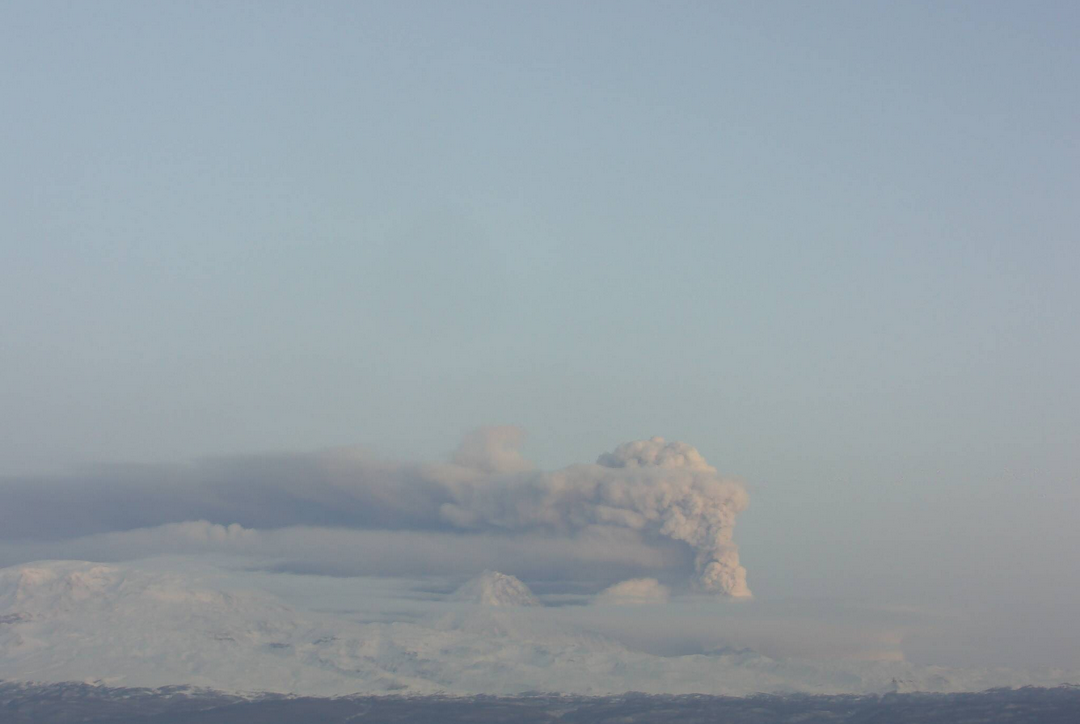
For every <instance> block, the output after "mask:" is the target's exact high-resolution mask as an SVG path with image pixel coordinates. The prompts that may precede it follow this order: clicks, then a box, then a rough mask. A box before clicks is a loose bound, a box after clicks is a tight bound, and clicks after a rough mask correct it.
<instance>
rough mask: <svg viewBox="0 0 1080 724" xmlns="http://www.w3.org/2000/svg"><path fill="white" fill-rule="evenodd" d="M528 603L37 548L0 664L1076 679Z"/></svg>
mask: <svg viewBox="0 0 1080 724" xmlns="http://www.w3.org/2000/svg"><path fill="white" fill-rule="evenodd" d="M311 585H312V586H315V585H318V579H317V578H313V579H312V582H311ZM326 585H330V584H329V583H328V584H326ZM462 598H465V599H467V600H466V601H465V602H463V601H462V600H461V599H462ZM537 603H538V602H537V600H536V597H535V596H533V595H532V594H531V592H529V590H528V588H527V587H526V586H525V585H524V584H523V583H521V582H520V581H518V580H517V579H514V578H512V577H510V576H503V575H501V574H495V573H487V574H484V575H483V576H481V577H480V578H478V579H475V580H474V581H471V582H470V583H469V584H466V586H463V587H462V589H460V590H459V592H458V593H457V594H456V595H453V596H451V597H450V600H447V601H444V602H442V603H438V602H435V603H433V604H431V606H432V610H431V611H430V612H428V613H426V614H423V615H417V616H413V617H412V620H408V621H405V620H400V621H396V622H392V623H385V622H371V621H370V619H368V620H364V619H362V617H360V616H359V615H357V614H356V613H355V612H353V613H327V612H322V611H317V610H314V609H312V608H303V609H301V608H296V607H293V606H290V605H288V604H287V603H285V601H284V600H283V599H281V598H279V597H277V596H275V595H272V594H271V593H269V592H267V591H264V590H258V589H256V588H253V587H252V586H250V585H249V584H248V583H245V579H244V577H243V575H238V574H236V573H233V572H229V571H223V570H221V569H215V568H212V567H208V566H199V565H194V564H185V565H180V564H176V565H171V566H170V565H165V564H163V563H162V562H160V561H157V562H154V563H153V564H152V565H151V564H126V565H101V564H96V563H88V562H76V561H61V562H56V561H53V562H42V563H34V564H27V565H21V566H17V567H12V568H7V569H2V570H0V679H6V680H13V681H41V682H50V681H100V682H103V683H108V684H111V685H123V686H165V685H173V684H189V685H195V686H206V687H212V688H215V689H219V690H225V691H234V692H243V691H274V692H289V693H299V694H312V695H336V694H345V693H352V692H370V693H386V692H398V693H406V692H407V693H436V692H449V693H461V694H466V693H489V694H513V693H519V692H523V691H557V692H564V693H582V694H602V693H617V692H624V691H631V690H634V691H643V692H655V693H694V692H701V693H722V694H750V693H755V692H791V691H802V692H815V693H840V692H853V693H863V692H880V691H891V690H895V689H896V688H897V683H896V682H903V686H904V687H905V688H914V689H920V690H930V691H962V690H978V689H985V688H988V687H991V686H1001V685H1016V684H1028V683H1041V684H1047V685H1053V684H1057V683H1061V682H1068V681H1076V680H1078V677H1077V675H1076V673H1075V672H1073V673H1072V674H1069V673H1067V672H1049V673H1046V674H1043V675H1041V677H1033V676H1032V675H1028V674H1023V675H1021V674H1016V673H1013V672H1008V671H986V670H980V671H971V670H956V669H944V668H935V667H919V666H914V665H912V664H908V663H904V662H860V663H850V662H841V661H834V662H815V663H807V662H795V661H779V660H774V659H770V658H768V657H765V656H760V655H757V654H754V653H752V652H746V651H739V652H721V653H717V654H715V655H693V656H657V655H651V654H647V653H643V652H640V651H634V650H630V649H628V648H626V647H625V646H623V645H621V644H619V643H617V642H615V641H612V640H610V639H607V638H604V637H602V636H599V635H596V634H593V633H590V632H589V631H588V630H585V629H583V628H581V627H573V626H567V625H566V624H565V619H561V618H559V617H558V616H556V615H555V613H556V610H555V609H548V608H546V607H542V606H537V605H536V604H537ZM508 604H510V605H508ZM442 607H444V608H442Z"/></svg>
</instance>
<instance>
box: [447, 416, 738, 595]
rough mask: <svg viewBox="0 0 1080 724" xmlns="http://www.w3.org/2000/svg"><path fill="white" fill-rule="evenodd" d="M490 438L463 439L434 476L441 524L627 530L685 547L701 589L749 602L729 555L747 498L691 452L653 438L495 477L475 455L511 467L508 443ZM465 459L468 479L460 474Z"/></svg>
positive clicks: (734, 553)
mask: <svg viewBox="0 0 1080 724" xmlns="http://www.w3.org/2000/svg"><path fill="white" fill-rule="evenodd" d="M496 433H498V441H499V443H500V444H499V445H497V446H485V445H482V444H478V443H477V441H476V440H475V439H474V440H472V441H471V442H470V447H469V451H470V455H468V456H459V458H458V459H457V464H456V465H455V466H450V467H451V468H453V469H450V470H446V469H444V470H443V473H442V475H440V476H439V477H441V478H442V481H443V483H444V484H445V485H446V487H447V490H448V491H449V492H450V495H451V497H452V502H448V503H445V504H443V505H442V506H441V509H440V516H441V517H442V519H443V520H444V521H445V522H447V523H450V524H451V525H453V526H455V527H458V528H472V529H477V528H488V529H492V528H493V529H498V530H504V531H511V530H522V529H536V528H539V529H549V530H556V531H563V532H572V531H575V530H583V529H585V528H588V527H593V526H609V527H616V528H620V527H621V528H630V529H633V530H636V531H639V532H640V533H642V534H643V535H645V536H650V535H651V536H661V537H665V538H669V539H672V540H676V541H681V542H683V543H686V544H687V545H689V546H690V548H691V549H692V550H693V552H694V566H695V569H696V571H697V579H696V585H697V586H698V587H700V588H701V589H703V590H706V591H711V592H716V593H720V594H725V595H728V596H732V597H739V598H745V597H749V596H750V589H749V588H748V587H747V585H746V569H744V568H743V567H742V566H741V565H739V554H738V548H737V547H736V546H735V544H734V543H733V542H732V531H733V529H734V525H735V517H736V515H738V514H739V513H740V512H741V511H743V510H745V509H746V505H747V496H746V491H745V490H744V489H743V488H742V486H741V485H739V484H738V483H736V482H733V481H731V480H725V479H724V478H722V477H720V476H719V475H718V474H717V472H716V469H715V468H713V467H712V466H710V465H709V464H708V463H706V462H705V459H704V458H703V457H702V456H701V454H700V453H699V452H698V451H697V450H695V449H694V448H693V447H691V446H690V445H687V444H685V443H680V442H665V441H664V439H663V438H659V437H654V438H652V439H651V440H639V441H636V442H630V443H626V444H624V445H620V446H619V447H617V448H616V449H615V450H614V451H612V452H610V453H605V454H603V455H601V456H600V458H599V459H598V460H597V462H596V464H593V465H573V466H571V467H568V468H564V469H562V470H559V471H556V472H553V473H542V472H515V473H500V472H491V471H496V470H498V468H499V466H498V465H494V464H489V463H488V462H485V461H483V460H479V459H477V458H478V456H477V455H476V451H482V450H484V449H487V448H488V447H493V449H495V450H497V451H498V454H499V457H500V459H512V460H514V461H515V462H516V461H517V459H516V458H514V457H513V456H512V455H510V454H509V452H508V451H507V449H506V443H507V441H508V440H513V441H514V442H516V438H512V437H511V436H508V435H506V434H505V432H504V431H499V430H492V431H491V434H496ZM482 434H483V432H481V435H482ZM466 459H467V460H468V466H469V467H470V468H471V469H472V471H474V472H473V474H468V473H465V471H463V470H462V467H463V461H464V460H466ZM514 467H518V466H516V465H515V466H514ZM518 469H519V470H520V468H518ZM476 472H485V473H487V474H486V475H476V474H475V473H476Z"/></svg>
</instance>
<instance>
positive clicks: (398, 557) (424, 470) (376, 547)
mask: <svg viewBox="0 0 1080 724" xmlns="http://www.w3.org/2000/svg"><path fill="white" fill-rule="evenodd" d="M521 440H522V433H521V431H520V430H519V429H517V428H513V427H495V428H484V429H481V430H479V431H477V432H475V433H473V434H471V435H469V436H468V437H467V438H466V439H465V440H464V441H463V443H462V444H461V446H460V448H459V449H458V451H457V452H456V453H455V455H454V456H453V457H452V459H451V460H450V461H449V462H445V463H437V464H426V465H425V464H409V463H392V462H385V461H379V460H373V459H371V458H370V457H366V456H363V455H361V454H359V453H357V452H355V451H352V450H335V451H329V452H321V453H313V454H307V455H276V456H248V457H232V458H220V459H213V460H206V461H202V462H199V463H196V464H192V465H186V466H140V467H114V468H106V469H100V470H98V471H97V472H96V473H95V474H93V475H89V476H86V477H82V478H68V479H51V480H9V481H7V482H5V483H3V484H0V500H2V501H3V505H0V541H3V542H4V550H5V551H6V554H4V557H7V558H10V557H12V556H16V555H19V554H18V553H17V551H22V552H23V553H25V554H30V552H31V551H39V552H40V551H50V550H56V549H66V548H69V547H70V545H66V544H65V542H66V543H67V544H75V543H78V544H79V545H80V546H83V547H85V548H87V549H89V550H94V549H97V550H100V551H102V552H105V553H110V552H111V554H112V556H113V557H116V556H119V555H122V553H121V551H124V550H127V549H128V548H131V549H133V550H134V549H139V548H141V549H143V550H150V551H155V552H162V551H165V552H168V551H173V550H174V551H176V552H183V551H187V550H190V549H192V548H197V549H199V550H214V551H223V552H228V553H236V554H240V555H259V554H262V555H278V556H280V557H282V558H285V557H289V556H291V557H292V559H293V560H295V561H299V562H301V564H310V565H313V566H316V567H317V566H318V565H319V562H320V560H324V561H328V562H331V563H333V562H336V564H338V565H340V564H341V562H342V559H343V558H347V557H348V556H353V557H355V558H358V559H365V558H376V559H382V560H387V561H393V564H392V565H399V566H403V567H404V568H409V567H410V564H409V563H408V562H407V561H405V560H403V558H412V559H423V558H424V557H425V556H429V557H431V558H432V559H434V560H441V561H442V562H443V563H442V565H446V564H447V560H446V559H447V558H451V559H456V565H453V566H452V567H453V568H454V569H456V570H467V569H468V568H469V567H470V566H471V565H476V566H478V567H479V568H481V569H482V568H483V567H490V566H491V565H492V564H496V565H498V566H499V567H500V569H510V570H515V566H514V565H513V562H514V561H513V559H515V557H516V558H517V566H516V570H519V571H524V570H526V569H529V568H530V566H531V567H532V568H533V570H534V571H535V572H536V573H538V574H539V575H543V574H544V573H547V574H548V575H566V574H567V573H568V571H567V569H571V568H573V567H574V566H578V565H591V566H594V567H595V566H599V565H602V564H603V563H604V562H605V561H610V562H611V563H612V564H615V565H614V567H613V570H612V574H613V575H617V576H621V577H624V578H625V577H626V576H627V575H635V574H637V573H640V572H642V571H650V572H655V571H656V570H657V569H658V568H665V567H667V568H670V567H672V560H673V558H677V557H678V556H679V553H678V552H679V551H682V552H685V553H686V554H687V559H692V566H693V576H692V581H691V583H692V585H693V587H695V588H698V589H700V590H703V591H707V592H713V593H717V594H721V595H725V596H731V597H748V596H749V595H750V591H749V588H748V587H747V584H746V571H745V569H744V568H743V567H742V566H741V565H740V564H739V557H738V549H737V547H736V546H735V544H734V542H733V537H732V534H733V530H734V524H735V519H736V516H737V515H738V513H740V512H741V511H742V510H744V509H745V508H746V505H747V495H746V492H745V490H744V489H743V488H742V486H741V485H739V484H738V483H736V482H734V481H731V480H728V479H725V478H723V477H721V476H720V475H719V474H718V473H717V471H716V469H715V468H713V467H712V466H710V465H709V464H708V463H707V462H706V461H705V459H704V458H703V457H702V456H701V455H700V453H698V451H697V450H695V449H694V448H693V447H691V446H690V445H687V444H685V443H679V442H666V441H664V440H663V439H662V438H652V439H650V440H640V441H636V442H631V443H627V444H624V445H620V446H619V447H617V448H615V449H614V450H613V451H611V452H608V453H604V454H603V455H601V456H600V457H599V458H598V459H597V462H596V463H592V464H582V465H572V466H570V467H567V468H563V469H561V470H556V471H553V472H544V471H538V470H534V469H532V466H531V465H530V464H529V463H528V461H526V460H525V459H524V458H523V457H522V456H521V454H520V452H519V446H520V443H521ZM354 546H355V547H354ZM440 549H441V550H440ZM12 551H16V553H13V552H12ZM534 557H535V558H537V559H538V560H539V561H540V563H539V564H537V563H536V561H530V560H529V559H530V558H534ZM560 561H561V564H560ZM508 563H509V564H511V565H507V564H508ZM687 565H689V563H688V564H687ZM545 566H546V570H542V569H544V568H545ZM354 567H357V566H354ZM358 567H359V568H361V569H364V568H365V566H363V565H359V566H358ZM366 568H367V569H368V570H370V568H371V566H367V567H366ZM412 568H414V569H415V568H416V565H415V561H414V563H413V564H412ZM570 573H571V577H574V576H573V575H572V571H571V572H570ZM654 574H655V573H654ZM655 575H660V574H655ZM661 577H663V576H662V575H661ZM616 580H617V579H616ZM668 580H669V582H670V580H671V576H670V575H669V576H668Z"/></svg>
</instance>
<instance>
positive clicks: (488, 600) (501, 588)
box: [454, 571, 540, 606]
mask: <svg viewBox="0 0 1080 724" xmlns="http://www.w3.org/2000/svg"><path fill="white" fill-rule="evenodd" d="M454 599H455V600H457V601H465V602H467V603H479V604H480V605H483V606H539V605H540V601H538V600H537V599H536V596H534V595H533V593H532V591H530V590H529V587H528V586H526V585H525V584H524V583H522V582H521V581H520V580H519V579H517V578H515V577H514V576H507V575H506V574H503V573H499V572H498V571H484V572H483V573H481V574H480V575H479V576H477V577H476V578H473V579H472V580H470V581H467V582H466V583H465V584H464V585H462V586H461V587H460V588H458V589H457V591H456V592H455V594H454Z"/></svg>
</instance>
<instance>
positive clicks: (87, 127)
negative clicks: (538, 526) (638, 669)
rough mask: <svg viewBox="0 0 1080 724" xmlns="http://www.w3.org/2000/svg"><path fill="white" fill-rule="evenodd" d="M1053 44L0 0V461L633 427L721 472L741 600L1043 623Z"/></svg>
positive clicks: (379, 445)
mask: <svg viewBox="0 0 1080 724" xmlns="http://www.w3.org/2000/svg"><path fill="white" fill-rule="evenodd" d="M1078 28H1080V5H1077V4H1076V3H1072V2H1036V3H1021V2H1013V3H1000V2H963V3H940V2H906V3H895V2H862V1H860V2H819V3H801V2H799V3H797V2H790V3H754V4H752V6H751V4H749V3H726V4H725V3H689V2H687V3H628V2H627V3H622V2H620V3H614V2H608V3H533V4H523V3H497V2H491V3H408V2H383V3H319V4H314V3H299V2H298V3H239V2H237V3H216V2H204V3H195V2H192V3H172V4H164V3H142V2H127V3H109V2H101V3H59V4H58V3H49V2H33V3H11V2H9V3H4V4H3V5H2V6H0V98H2V99H3V107H4V110H3V113H2V114H0V218H2V224H0V309H2V310H3V313H2V317H0V320H2V322H0V324H2V327H0V360H2V364H0V473H2V474H6V475H21V474H26V473H34V472H46V471H59V470H64V469H68V468H70V467H72V466H75V465H83V464H86V463H91V462H100V461H118V460H119V461H141V462H155V461H170V460H182V459H187V458H191V457H194V456H200V455H208V454H224V453H230V452H238V451H263V450H305V449H311V448H317V447H323V446H329V445H341V444H353V443H360V444H363V445H367V446H370V447H371V448H373V449H375V450H378V451H380V452H382V453H384V454H386V455H389V456H396V457H409V458H413V459H430V458H436V457H439V456H442V455H444V454H446V452H447V451H449V450H452V449H453V448H454V446H455V445H456V443H457V441H458V439H459V438H460V436H461V434H462V433H463V432H465V431H466V430H468V429H470V428H473V427H476V426H478V425H483V424H491V423H515V424H519V425H522V426H524V427H525V428H526V429H527V430H528V431H529V433H530V439H529V443H528V445H527V449H526V452H527V454H528V455H529V456H530V457H531V458H532V459H534V460H536V461H537V462H538V463H539V464H541V465H543V466H545V467H554V466H557V465H563V464H566V463H570V462H576V461H591V460H593V459H595V457H596V455H597V454H599V453H600V452H603V451H605V450H609V449H611V448H612V447H614V446H615V445H616V444H618V443H620V442H623V441H626V440H630V439H635V438H641V437H647V436H651V435H663V436H665V437H668V438H671V439H679V440H685V441H687V442H689V443H691V444H694V445H696V446H697V447H698V448H699V449H700V450H701V451H702V452H703V453H704V454H705V456H706V457H707V458H708V459H709V460H710V462H712V463H713V464H714V465H716V466H718V467H719V468H720V469H721V470H724V471H726V472H730V473H732V474H736V475H739V476H741V477H742V478H744V479H745V480H746V481H747V483H748V486H749V488H750V490H751V506H752V507H751V510H750V511H749V512H748V513H746V514H745V516H744V518H743V519H741V521H740V524H739V530H738V531H737V534H736V539H737V541H739V542H740V543H741V544H742V546H743V558H744V561H745V563H746V565H747V567H748V569H750V572H751V585H752V586H753V588H754V590H755V592H756V593H757V594H758V595H759V596H761V595H763V594H764V595H768V594H769V593H776V594H781V593H789V592H791V591H800V592H803V593H806V592H807V591H809V592H810V593H811V594H812V595H817V594H818V593H820V594H821V595H825V594H827V593H828V592H830V591H832V592H835V591H837V590H838V588H837V587H838V586H839V587H840V589H839V590H841V591H843V592H845V593H844V595H848V593H849V592H848V589H850V590H851V591H856V590H858V589H860V587H861V586H863V584H864V583H865V584H866V585H867V586H870V587H872V590H874V591H875V592H877V593H879V594H880V595H882V596H886V597H887V596H893V595H896V596H899V595H900V594H899V593H895V592H894V591H893V588H895V589H896V591H908V592H911V591H915V594H914V597H916V598H917V597H919V596H922V595H923V594H922V590H921V588H919V587H920V586H921V587H925V588H926V589H927V590H928V591H931V592H936V593H940V592H941V591H942V590H943V587H944V589H946V590H947V592H951V593H949V595H942V598H943V599H944V598H948V599H949V600H950V601H951V600H960V599H963V600H964V601H976V600H985V599H993V598H996V597H998V596H1002V595H1004V596H1005V597H1007V598H1008V600H1009V601H1014V602H1016V603H1017V605H1019V602H1020V601H1022V600H1024V599H1025V598H1026V597H1030V593H1031V590H1032V587H1042V590H1043V591H1045V592H1046V593H1045V595H1044V596H1042V597H1041V599H1042V600H1044V601H1045V602H1047V603H1046V605H1047V606H1051V607H1052V606H1058V607H1059V608H1060V611H1061V613H1062V616H1065V614H1066V613H1067V611H1068V610H1075V606H1076V605H1080V604H1078V601H1080V582H1078V581H1077V575H1078V574H1077V573H1076V571H1077V570H1080V552H1078V551H1080V533H1078V532H1077V530H1076V526H1075V521H1076V520H1077V519H1078V516H1080V492H1078V486H1077V477H1078V470H1080V454H1078V452H1077V450H1078V449H1080V446H1078V445H1077V441H1078V440H1080V413H1078V408H1080V386H1078V385H1077V384H1076V372H1077V369H1080V341H1078V335H1077V333H1076V327H1077V325H1076V320H1077V318H1078V316H1080V293H1078V291H1077V285H1076V278H1077V272H1078V271H1080V248H1078V245H1077V239H1076V236H1077V228H1078V226H1077V220H1078V214H1077V211H1076V199H1078V198H1080V172H1078V169H1080V131H1078V130H1077V129H1080V98H1078V94H1077V90H1076V87H1077V86H1076V79H1077V78H1078V77H1080V51H1078V50H1077V48H1078V44H1077V42H1076V41H1077V29H1078ZM852 550H855V551H856V552H855V553H852V552H851V551H852ZM864 551H865V555H862V553H861V552H864ZM845 552H846V553H845ZM894 554H895V555H896V561H895V562H894V561H892V560H891V558H890V556H893V555H894ZM844 555H848V556H849V557H851V556H855V557H856V558H858V560H855V561H852V560H846V559H844V557H843V556H844ZM860 555H861V556H862V557H860ZM875 556H876V557H875ZM923 563H926V564H927V566H928V567H927V568H922V567H921V566H922V564H923ZM983 569H985V570H983ZM961 571H968V572H971V571H976V572H978V575H975V574H971V576H968V577H967V578H965V579H964V581H961V582H957V578H958V577H959V573H960V572H961ZM965 575H966V574H965ZM969 578H970V580H968V579H969ZM815 586H819V587H820V588H821V589H822V590H821V591H817V590H816V589H815V588H814V587H815ZM845 586H846V588H845ZM890 586H892V587H893V588H890ZM970 586H974V589H972V590H968V587H970ZM826 589H827V590H826ZM954 594H955V595H954ZM851 595H854V594H851ZM927 595H930V594H927ZM901 597H902V596H901ZM909 597H910V596H909ZM1054 610H1058V609H1054ZM1050 613H1052V611H1051V612H1050ZM1040 615H1043V616H1045V615H1049V614H1048V613H1047V611H1045V610H1044V611H1042V613H1041V614H1040ZM1074 633H1075V629H1074ZM1051 643H1052V642H1051Z"/></svg>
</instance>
